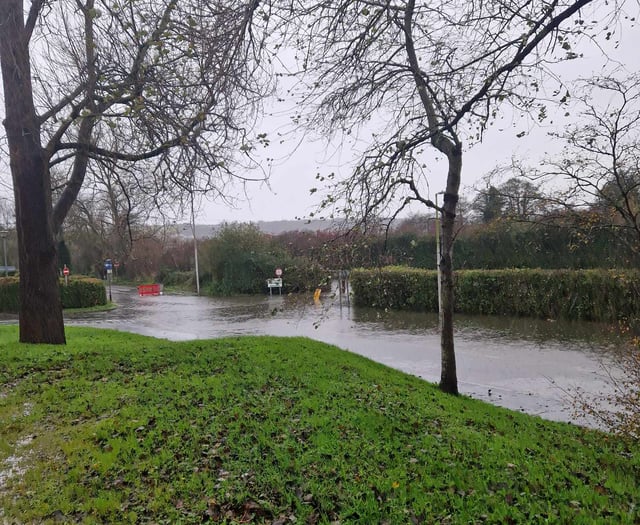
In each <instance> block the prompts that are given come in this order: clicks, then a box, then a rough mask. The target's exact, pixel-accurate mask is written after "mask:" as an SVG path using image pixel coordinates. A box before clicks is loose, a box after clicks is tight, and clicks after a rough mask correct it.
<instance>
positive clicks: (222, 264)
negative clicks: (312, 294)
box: [201, 224, 327, 295]
mask: <svg viewBox="0 0 640 525" xmlns="http://www.w3.org/2000/svg"><path fill="white" fill-rule="evenodd" d="M202 254H203V256H202V265H201V267H202V269H203V274H202V276H203V279H202V281H203V282H204V283H205V285H204V288H205V290H206V291H207V293H209V294H211V295H233V294H261V293H266V291H267V279H269V278H272V277H275V274H274V272H275V269H276V268H282V270H283V284H284V288H283V291H284V292H300V291H308V290H313V289H315V288H317V287H318V286H322V285H323V283H325V282H326V280H327V276H326V272H323V270H322V268H321V267H320V266H319V265H317V264H314V263H311V262H310V261H309V260H308V259H307V258H304V257H292V256H290V255H288V254H287V253H286V252H285V251H284V249H282V248H280V247H278V246H277V245H276V244H275V242H274V241H273V239H272V238H271V236H269V235H266V234H264V233H262V232H261V231H260V230H259V229H258V227H257V226H255V225H253V224H227V225H224V226H223V227H222V228H221V229H220V231H219V232H218V233H217V235H216V237H214V238H213V239H210V240H208V241H207V242H205V243H203V248H202Z"/></svg>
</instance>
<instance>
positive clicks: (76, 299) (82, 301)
mask: <svg viewBox="0 0 640 525" xmlns="http://www.w3.org/2000/svg"><path fill="white" fill-rule="evenodd" d="M19 283H20V281H19V278H18V277H7V278H3V279H0V312H5V313H17V312H18V310H19V309H20V298H19V294H20V286H19ZM63 283H64V281H62V280H61V281H60V296H61V300H62V307H63V308H90V307H92V306H99V305H105V304H107V294H106V291H105V288H104V284H103V282H102V281H100V280H99V279H93V278H91V277H72V278H70V279H69V284H67V285H64V284H63Z"/></svg>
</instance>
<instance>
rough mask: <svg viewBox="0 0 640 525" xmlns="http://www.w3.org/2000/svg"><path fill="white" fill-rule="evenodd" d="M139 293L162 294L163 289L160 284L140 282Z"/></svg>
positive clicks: (141, 294)
mask: <svg viewBox="0 0 640 525" xmlns="http://www.w3.org/2000/svg"><path fill="white" fill-rule="evenodd" d="M138 294H139V295H140V296H143V295H162V289H161V287H160V285H159V284H140V285H138Z"/></svg>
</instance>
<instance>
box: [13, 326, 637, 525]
mask: <svg viewBox="0 0 640 525" xmlns="http://www.w3.org/2000/svg"><path fill="white" fill-rule="evenodd" d="M16 339H17V333H16V328H15V327H1V328H0V348H1V353H0V384H1V385H2V387H1V390H0V436H1V438H2V439H1V442H0V461H2V465H3V466H2V467H0V470H2V473H0V509H4V516H2V514H0V518H3V519H4V520H5V521H8V522H10V523H13V522H23V523H24V522H26V523H32V522H37V523H40V522H45V523H46V522H52V523H53V522H55V521H62V522H82V523H140V522H153V523H202V522H207V521H208V522H212V523H241V522H242V523H247V522H252V523H278V524H289V523H331V522H339V523H341V524H346V523H362V524H371V523H391V524H396V523H483V522H486V523H539V522H551V523H634V522H637V520H638V519H640V514H639V512H640V511H639V510H638V506H639V505H640V495H639V492H638V488H637V487H638V484H639V483H640V479H639V471H640V449H639V447H638V445H637V444H635V445H625V444H624V443H622V442H619V441H618V440H616V439H614V438H612V437H609V436H606V435H604V434H601V433H598V432H595V431H588V430H585V429H581V428H577V427H572V426H570V425H565V424H561V423H553V422H547V421H543V420H541V419H539V418H534V417H530V416H526V415H523V414H519V413H514V412H510V411H507V410H504V409H500V408H497V407H493V406H491V405H487V404H484V403H482V402H480V401H476V400H471V399H468V398H452V397H447V396H444V395H442V394H441V393H440V392H439V391H438V390H437V389H436V388H435V387H434V386H432V385H430V384H428V383H425V382H423V381H421V380H419V379H417V378H415V377H411V376H408V375H406V374H403V373H401V372H397V371H394V370H391V369H389V368H386V367H384V366H382V365H379V364H376V363H373V362H371V361H368V360H366V359H364V358H362V357H359V356H357V355H354V354H350V353H347V352H343V351H341V350H338V349H336V348H335V347H331V346H327V345H325V344H322V343H319V342H315V341H311V340H308V339H301V338H294V339H286V338H264V337H263V338H257V337H256V338H233V339H221V340H214V341H196V342H187V343H172V342H167V341H161V340H155V339H149V338H144V337H141V336H135V335H131V334H120V333H116V332H108V331H98V330H91V329H79V328H75V329H74V328H69V329H68V340H69V344H68V345H67V346H66V347H64V348H60V347H35V346H26V345H19V344H17V343H15V342H14V341H15V340H16Z"/></svg>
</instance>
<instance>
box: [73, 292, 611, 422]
mask: <svg viewBox="0 0 640 525" xmlns="http://www.w3.org/2000/svg"><path fill="white" fill-rule="evenodd" d="M113 300H114V302H116V303H117V304H118V305H119V307H118V308H117V309H116V310H113V311H110V312H96V313H89V314H79V315H78V314H69V315H67V316H66V323H67V325H76V326H78V325H85V326H87V325H89V326H93V327H99V328H111V329H116V330H122V331H128V332H135V333H139V334H143V335H150V336H154V337H160V338H166V339H170V340H175V341H180V340H191V339H206V338H214V337H224V336H235V335H276V336H306V337H311V338H313V339H317V340H320V341H324V342H327V343H331V344H334V345H336V346H339V347H341V348H344V349H346V350H349V351H351V352H355V353H358V354H361V355H363V356H366V357H368V358H370V359H373V360H375V361H378V362H380V363H383V364H386V365H388V366H390V367H393V368H396V369H399V370H402V371H404V372H407V373H409V374H413V375H415V376H419V377H421V378H424V379H426V380H428V381H432V382H437V381H438V380H439V375H440V336H439V333H438V329H437V316H436V315H435V314H424V313H413V312H382V311H378V310H373V309H362V308H354V307H348V306H347V304H346V303H345V302H342V303H340V301H339V299H338V297H332V296H330V295H329V296H325V297H323V298H322V299H321V301H320V302H315V303H314V301H313V298H312V297H309V296H277V295H274V296H272V297H270V296H242V297H230V298H209V297H195V296H189V295H163V296H156V297H149V296H147V297H139V296H138V294H137V292H136V290H135V289H134V288H128V287H119V286H114V287H113ZM617 343H618V341H617V340H616V334H615V333H613V332H612V330H611V329H610V328H608V327H605V326H603V325H598V324H595V323H566V322H551V321H543V320H533V319H515V318H506V317H467V316H458V317H457V318H456V357H457V363H458V380H459V387H460V391H461V392H462V393H464V394H467V395H469V396H472V397H475V398H478V399H483V400H485V401H489V402H491V403H494V404H497V405H501V406H504V407H508V408H511V409H514V410H521V411H523V412H527V413H529V414H535V415H539V416H541V417H544V418H546V419H552V420H559V421H572V422H574V423H578V424H585V425H594V424H595V423H594V422H593V421H589V420H587V419H584V418H577V417H576V416H575V415H574V414H573V412H574V411H573V409H572V403H571V399H572V394H571V393H572V392H573V391H574V390H575V388H577V387H580V388H581V389H582V390H583V391H585V392H587V393H591V394H594V395H595V394H599V393H602V392H604V393H606V392H608V391H609V389H610V386H609V384H608V382H607V379H606V378H607V370H608V368H609V366H610V364H611V362H612V361H611V360H612V357H613V353H614V350H615V348H616V346H617Z"/></svg>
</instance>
